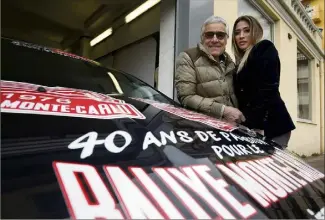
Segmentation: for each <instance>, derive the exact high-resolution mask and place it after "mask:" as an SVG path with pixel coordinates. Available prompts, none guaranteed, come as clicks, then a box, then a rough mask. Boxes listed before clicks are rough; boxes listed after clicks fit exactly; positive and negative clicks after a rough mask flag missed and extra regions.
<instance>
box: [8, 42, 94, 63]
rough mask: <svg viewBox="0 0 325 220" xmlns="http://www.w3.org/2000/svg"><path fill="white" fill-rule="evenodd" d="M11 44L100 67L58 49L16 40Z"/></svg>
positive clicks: (92, 61)
mask: <svg viewBox="0 0 325 220" xmlns="http://www.w3.org/2000/svg"><path fill="white" fill-rule="evenodd" d="M11 43H12V44H14V45H16V46H21V47H27V48H31V49H35V50H39V51H44V52H48V53H53V54H58V55H61V56H66V57H70V58H73V59H77V60H82V61H87V62H90V63H93V64H96V65H100V63H98V62H96V61H94V60H91V59H88V58H85V57H82V56H78V55H76V54H72V53H68V52H66V51H63V50H59V49H56V48H49V47H44V46H40V45H37V44H32V43H26V42H22V41H17V40H14V41H12V42H11Z"/></svg>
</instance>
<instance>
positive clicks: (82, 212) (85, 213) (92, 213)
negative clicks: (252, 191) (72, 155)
mask: <svg viewBox="0 0 325 220" xmlns="http://www.w3.org/2000/svg"><path fill="white" fill-rule="evenodd" d="M54 168H55V171H56V175H57V178H58V179H59V180H60V181H58V182H59V183H60V185H61V188H62V189H63V190H62V192H63V194H64V196H65V198H66V202H67V203H68V204H67V206H68V207H71V210H70V211H71V216H73V218H75V219H95V218H107V219H123V216H122V214H121V211H120V210H118V209H117V208H116V205H115V201H114V199H113V198H112V196H111V194H110V192H109V191H108V190H107V188H106V186H105V184H104V182H103V180H102V179H101V178H100V176H99V174H98V173H97V171H96V169H95V168H94V167H92V166H89V165H82V164H69V163H61V162H54ZM75 173H82V174H83V176H84V177H85V178H86V180H87V182H88V184H89V188H90V190H91V191H92V193H93V195H94V196H95V199H96V201H97V204H90V203H89V199H88V195H87V194H86V192H84V191H83V189H82V186H81V185H80V183H79V181H78V179H77V176H76V175H75Z"/></svg>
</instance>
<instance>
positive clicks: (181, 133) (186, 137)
mask: <svg viewBox="0 0 325 220" xmlns="http://www.w3.org/2000/svg"><path fill="white" fill-rule="evenodd" d="M176 134H177V135H178V136H179V137H180V140H181V141H183V142H185V143H191V142H193V138H191V137H190V136H189V135H188V133H187V132H185V131H177V132H176Z"/></svg>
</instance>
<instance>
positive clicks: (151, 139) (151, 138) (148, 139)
mask: <svg viewBox="0 0 325 220" xmlns="http://www.w3.org/2000/svg"><path fill="white" fill-rule="evenodd" d="M150 144H155V145H156V146H157V147H161V145H162V144H161V143H160V141H159V140H158V139H157V138H156V137H155V136H154V135H153V134H152V133H151V131H149V132H147V134H146V136H145V138H144V141H143V146H142V149H143V150H146V149H147V148H148V147H149V145H150Z"/></svg>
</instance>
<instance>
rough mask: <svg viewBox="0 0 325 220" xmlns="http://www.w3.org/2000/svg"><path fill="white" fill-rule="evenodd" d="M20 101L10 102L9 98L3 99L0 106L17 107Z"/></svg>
mask: <svg viewBox="0 0 325 220" xmlns="http://www.w3.org/2000/svg"><path fill="white" fill-rule="evenodd" d="M19 104H20V101H15V102H11V101H10V100H4V101H3V102H2V103H1V108H17V107H18V105H19Z"/></svg>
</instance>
